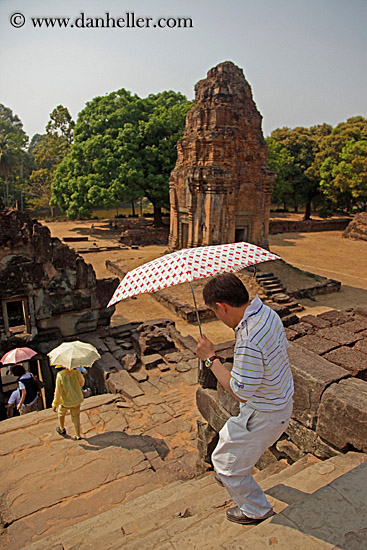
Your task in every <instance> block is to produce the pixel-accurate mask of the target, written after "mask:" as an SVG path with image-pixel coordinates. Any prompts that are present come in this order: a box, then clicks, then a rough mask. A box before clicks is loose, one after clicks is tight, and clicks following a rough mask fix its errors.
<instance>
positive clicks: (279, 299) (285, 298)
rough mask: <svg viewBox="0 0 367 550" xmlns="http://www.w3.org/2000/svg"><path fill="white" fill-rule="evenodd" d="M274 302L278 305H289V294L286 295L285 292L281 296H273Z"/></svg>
mask: <svg viewBox="0 0 367 550" xmlns="http://www.w3.org/2000/svg"><path fill="white" fill-rule="evenodd" d="M273 300H274V302H277V304H287V306H288V304H289V303H290V298H289V296H288V294H284V292H281V293H279V294H274V295H273Z"/></svg>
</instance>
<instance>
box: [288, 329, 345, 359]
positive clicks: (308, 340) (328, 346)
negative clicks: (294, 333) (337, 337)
mask: <svg viewBox="0 0 367 550" xmlns="http://www.w3.org/2000/svg"><path fill="white" fill-rule="evenodd" d="M297 345H300V346H302V347H303V348H306V349H308V350H309V351H312V352H313V353H316V354H317V355H322V354H324V353H327V352H328V351H330V350H332V349H335V348H337V347H338V344H337V343H336V342H333V341H332V340H326V339H325V338H320V336H317V335H316V334H309V335H307V336H301V338H298V339H297Z"/></svg>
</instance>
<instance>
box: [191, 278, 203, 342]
mask: <svg viewBox="0 0 367 550" xmlns="http://www.w3.org/2000/svg"><path fill="white" fill-rule="evenodd" d="M190 286H191V292H192V297H193V298H194V304H195V311H196V319H197V321H198V325H199V332H200V336H202V335H203V333H202V330H201V324H200V317H199V312H198V306H197V305H196V299H195V294H194V289H193V286H192V281H191V280H190Z"/></svg>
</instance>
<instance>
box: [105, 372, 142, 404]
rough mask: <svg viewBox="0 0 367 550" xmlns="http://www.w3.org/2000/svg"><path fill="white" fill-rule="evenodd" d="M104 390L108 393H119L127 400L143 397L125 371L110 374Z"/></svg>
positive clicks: (138, 387)
mask: <svg viewBox="0 0 367 550" xmlns="http://www.w3.org/2000/svg"><path fill="white" fill-rule="evenodd" d="M106 389H107V391H108V392H110V393H121V394H122V395H124V396H125V397H128V398H129V399H133V398H134V397H138V396H139V395H144V392H143V390H142V389H141V388H140V386H139V384H137V383H136V381H135V380H134V379H133V378H132V376H130V374H129V373H128V372H126V371H125V370H121V371H120V372H117V373H113V374H111V375H110V376H109V377H108V379H107V380H106Z"/></svg>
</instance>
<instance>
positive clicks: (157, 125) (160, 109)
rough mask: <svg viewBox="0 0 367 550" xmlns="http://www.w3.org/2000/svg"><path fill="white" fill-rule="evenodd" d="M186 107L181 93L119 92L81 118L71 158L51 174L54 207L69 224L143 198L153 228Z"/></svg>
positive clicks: (91, 104) (85, 111) (94, 104)
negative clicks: (152, 218) (102, 209)
mask: <svg viewBox="0 0 367 550" xmlns="http://www.w3.org/2000/svg"><path fill="white" fill-rule="evenodd" d="M189 106H190V102H188V101H187V99H186V98H185V97H184V96H183V95H182V94H180V93H176V92H172V91H169V92H162V93H160V94H157V95H153V94H151V95H149V96H148V97H147V98H145V99H141V98H139V97H138V96H137V95H132V94H131V93H130V92H128V91H127V90H124V89H121V90H118V91H116V92H113V93H111V94H109V95H107V96H103V97H96V98H94V99H93V100H92V101H91V102H89V103H87V105H86V107H85V108H84V109H83V111H81V113H79V116H78V120H77V124H76V126H75V132H74V144H73V145H72V147H71V150H70V153H69V154H68V155H67V157H66V158H65V159H64V161H63V162H62V163H61V165H60V166H59V167H58V169H57V171H56V172H55V178H54V183H53V187H52V189H53V198H52V201H53V204H58V205H59V206H60V207H61V208H62V209H63V210H64V211H65V212H66V214H67V216H68V217H69V218H78V217H79V218H80V217H88V216H89V215H90V213H91V210H92V208H93V207H96V206H103V207H105V208H109V207H111V206H115V205H118V204H119V203H120V202H128V201H130V202H133V201H134V200H137V199H139V198H142V197H144V196H146V197H148V198H149V200H150V201H151V202H152V204H153V207H154V213H155V220H156V222H157V223H159V222H161V215H160V214H161V212H160V209H161V208H162V207H163V206H167V205H168V195H169V193H168V183H169V182H168V180H169V173H170V171H171V170H172V168H173V166H174V163H175V159H176V149H175V145H176V142H177V140H178V139H179V137H180V136H181V134H182V131H183V125H184V120H185V115H186V112H187V110H188V108H189Z"/></svg>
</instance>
